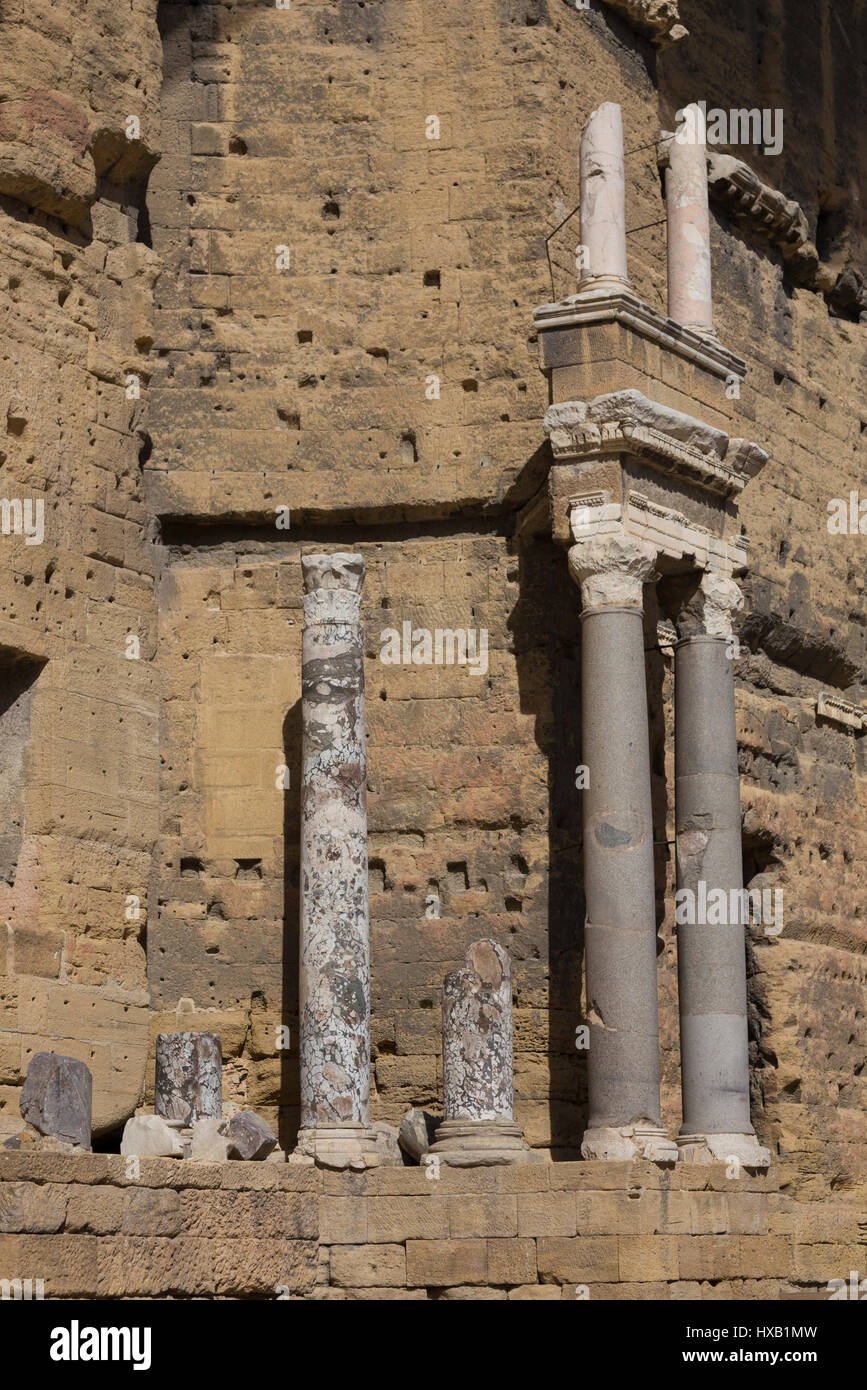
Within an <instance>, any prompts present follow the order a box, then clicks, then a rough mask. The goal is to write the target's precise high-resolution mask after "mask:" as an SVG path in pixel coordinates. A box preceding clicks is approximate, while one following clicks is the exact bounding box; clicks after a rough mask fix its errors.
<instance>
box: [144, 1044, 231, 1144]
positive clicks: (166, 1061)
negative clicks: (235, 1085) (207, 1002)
mask: <svg viewBox="0 0 867 1390" xmlns="http://www.w3.org/2000/svg"><path fill="white" fill-rule="evenodd" d="M222 1113H223V1058H222V1047H221V1043H220V1037H219V1034H217V1033H159V1034H158V1035H157V1046H156V1073H155V1079H154V1114H155V1115H162V1117H163V1119H164V1120H168V1121H169V1123H170V1124H172V1125H173V1126H174V1127H175V1128H181V1129H185V1128H187V1127H188V1126H189V1125H193V1124H196V1123H197V1122H198V1121H199V1120H204V1119H208V1118H210V1117H216V1118H219V1117H220V1116H221V1115H222Z"/></svg>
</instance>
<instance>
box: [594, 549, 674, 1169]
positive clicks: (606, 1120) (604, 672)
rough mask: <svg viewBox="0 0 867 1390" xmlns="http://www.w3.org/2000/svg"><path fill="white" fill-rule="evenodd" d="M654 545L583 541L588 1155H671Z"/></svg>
mask: <svg viewBox="0 0 867 1390" xmlns="http://www.w3.org/2000/svg"><path fill="white" fill-rule="evenodd" d="M655 563H656V551H655V550H654V549H653V548H652V547H651V546H649V545H647V544H645V543H643V542H640V541H635V540H632V539H631V538H629V537H624V536H621V535H612V536H605V537H598V538H594V539H591V540H587V541H581V542H579V543H578V544H577V545H574V546H572V548H571V549H570V551H569V571H570V573H571V575H572V577H573V579H575V580H576V582H577V583H579V584H580V586H581V598H582V613H581V725H582V754H581V758H582V762H583V763H584V764H585V765H586V766H587V769H588V773H589V785H588V786H587V787H586V788H585V789H584V790H583V791H582V793H581V795H582V797H583V812H584V815H583V819H584V891H585V897H586V903H587V915H586V924H585V931H584V956H585V981H586V1001H587V1002H586V1020H587V1024H588V1026H589V1030H590V1039H589V1051H588V1056H587V1071H588V1086H589V1116H588V1121H587V1129H586V1131H585V1133H584V1138H583V1141H582V1144H581V1153H582V1155H583V1157H584V1158H588V1159H593V1158H601V1159H631V1158H648V1159H652V1160H653V1161H655V1162H658V1163H673V1162H675V1161H676V1159H677V1148H676V1146H675V1145H674V1144H673V1143H672V1142H671V1141H670V1140H669V1139H668V1138H667V1136H666V1134H665V1131H664V1129H663V1128H662V1123H661V1118H660V1102H659V1009H658V1002H657V967H656V911H655V903H656V894H655V881H654V870H653V814H652V806H651V788H650V743H649V732H648V716H647V685H646V680H645V671H644V624H643V585H644V583H645V582H647V581H648V580H650V579H651V578H652V577H653V575H654V571H655Z"/></svg>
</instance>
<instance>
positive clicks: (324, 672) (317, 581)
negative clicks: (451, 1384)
mask: <svg viewBox="0 0 867 1390" xmlns="http://www.w3.org/2000/svg"><path fill="white" fill-rule="evenodd" d="M301 569H302V573H303V576H304V590H305V592H304V599H303V605H304V633H303V644H302V724H303V730H302V739H303V772H302V787H301V820H302V830H301V836H302V838H301V973H300V1031H301V1130H300V1133H299V1135H298V1149H297V1151H296V1153H297V1154H298V1155H299V1156H305V1155H306V1156H308V1157H310V1158H314V1159H315V1160H316V1161H317V1162H319V1163H321V1164H323V1165H325V1166H328V1167H343V1166H347V1165H350V1164H365V1163H367V1162H371V1161H375V1159H374V1158H373V1155H374V1153H375V1135H374V1132H373V1131H372V1130H371V1128H370V944H369V928H368V896H367V895H368V887H367V795H366V771H365V751H364V662H363V647H362V634H361V621H360V616H359V615H360V606H361V586H362V584H363V582H364V561H363V559H362V557H361V556H360V555H347V554H334V555H308V556H305V557H304V558H303V559H302V561H301Z"/></svg>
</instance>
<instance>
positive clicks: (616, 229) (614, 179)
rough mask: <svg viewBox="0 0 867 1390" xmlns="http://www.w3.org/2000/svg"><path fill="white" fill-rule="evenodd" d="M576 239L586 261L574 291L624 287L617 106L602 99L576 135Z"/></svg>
mask: <svg viewBox="0 0 867 1390" xmlns="http://www.w3.org/2000/svg"><path fill="white" fill-rule="evenodd" d="M580 175H581V178H580V182H581V242H582V245H583V246H585V247H586V255H587V264H586V266H585V268H584V270H583V272H582V274H581V277H580V279H579V281H578V289H579V290H580V291H583V290H590V289H606V290H611V289H624V288H629V277H628V274H627V269H626V177H625V174H624V169H623V119H622V117H621V114H620V107H619V106H618V105H617V104H616V103H615V102H613V101H604V102H603V103H602V105H601V106H598V107H597V108H596V110H595V111H592V112H591V113H590V115H589V116H588V118H587V124H586V125H585V126H584V130H583V131H582V134H581V151H580Z"/></svg>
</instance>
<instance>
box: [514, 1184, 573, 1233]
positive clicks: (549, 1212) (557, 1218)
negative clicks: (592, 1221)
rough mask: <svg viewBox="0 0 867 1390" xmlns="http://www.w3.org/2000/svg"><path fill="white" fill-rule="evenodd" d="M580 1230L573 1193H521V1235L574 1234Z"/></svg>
mask: <svg viewBox="0 0 867 1390" xmlns="http://www.w3.org/2000/svg"><path fill="white" fill-rule="evenodd" d="M577 1231H578V1216H577V1209H576V1202H575V1194H574V1193H573V1192H544V1193H535V1192H534V1193H518V1235H519V1236H574V1235H575V1234H576V1233H577Z"/></svg>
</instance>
